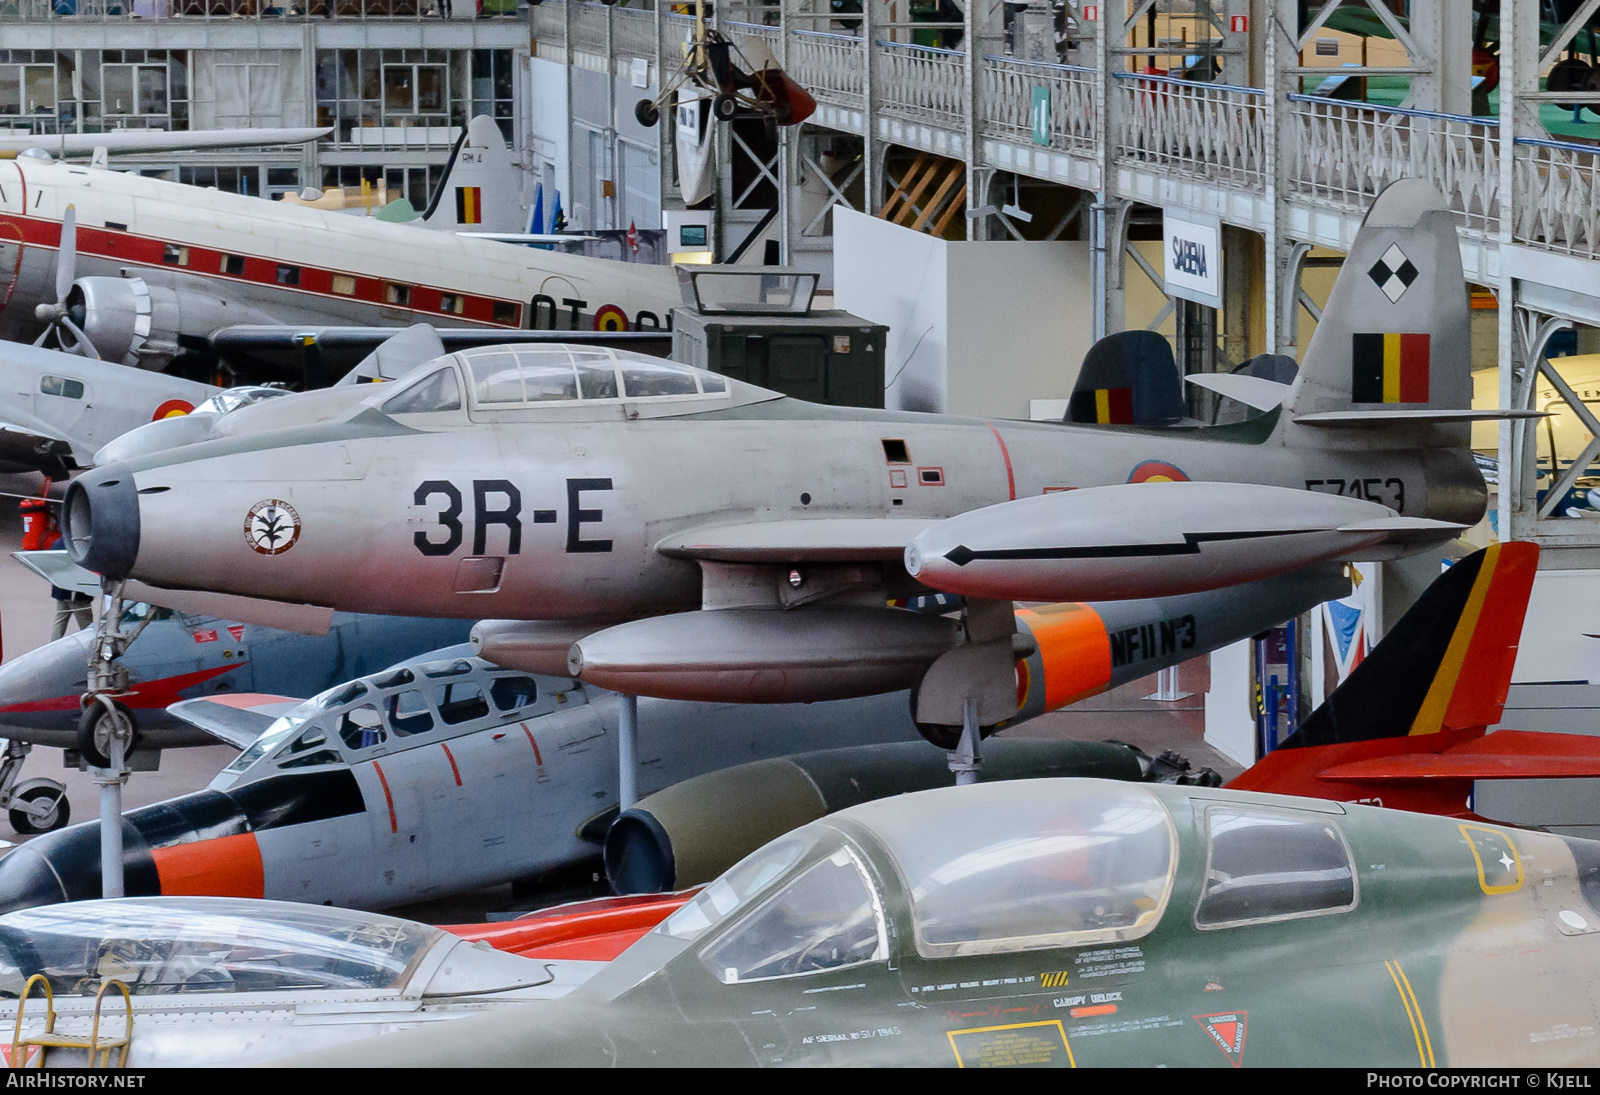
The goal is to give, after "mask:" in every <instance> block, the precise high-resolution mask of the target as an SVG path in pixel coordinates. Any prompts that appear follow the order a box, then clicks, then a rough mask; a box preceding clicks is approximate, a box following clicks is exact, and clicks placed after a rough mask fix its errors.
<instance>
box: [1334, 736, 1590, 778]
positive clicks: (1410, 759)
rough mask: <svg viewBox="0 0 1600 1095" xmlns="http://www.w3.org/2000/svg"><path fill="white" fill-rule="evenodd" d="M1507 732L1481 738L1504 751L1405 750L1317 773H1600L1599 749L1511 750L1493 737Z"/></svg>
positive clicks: (1403, 775)
mask: <svg viewBox="0 0 1600 1095" xmlns="http://www.w3.org/2000/svg"><path fill="white" fill-rule="evenodd" d="M1510 732H1511V731H1505V730H1502V731H1500V732H1499V733H1496V734H1492V735H1490V736H1489V737H1488V738H1487V739H1483V740H1487V741H1488V742H1490V743H1491V744H1495V745H1499V746H1500V747H1501V749H1503V750H1506V751H1503V752H1498V753H1484V754H1474V753H1462V752H1460V751H1459V750H1451V751H1449V752H1446V753H1407V754H1405V755H1403V756H1391V757H1374V758H1373V759H1371V760H1361V761H1356V762H1354V763H1352V764H1339V765H1335V766H1334V767H1332V768H1325V769H1323V770H1322V771H1321V772H1319V773H1317V775H1318V776H1319V778H1321V779H1326V780H1332V781H1334V782H1336V783H1344V782H1351V783H1355V782H1361V783H1364V782H1366V781H1368V780H1412V779H1552V778H1575V777H1585V776H1588V777H1594V776H1600V748H1597V749H1596V750H1595V751H1593V752H1592V753H1589V754H1588V755H1584V754H1581V753H1574V752H1571V751H1566V753H1565V755H1545V756H1538V755H1536V756H1524V755H1523V754H1521V753H1518V752H1512V751H1510V750H1512V749H1514V748H1516V746H1514V745H1513V744H1512V743H1500V742H1495V741H1494V739H1495V738H1497V737H1499V736H1500V734H1504V733H1510ZM1525 733H1526V732H1525ZM1539 736H1541V737H1548V738H1582V735H1578V734H1544V735H1539ZM1582 740H1586V741H1587V740H1593V739H1588V738H1583V739H1582ZM1597 745H1600V743H1597Z"/></svg>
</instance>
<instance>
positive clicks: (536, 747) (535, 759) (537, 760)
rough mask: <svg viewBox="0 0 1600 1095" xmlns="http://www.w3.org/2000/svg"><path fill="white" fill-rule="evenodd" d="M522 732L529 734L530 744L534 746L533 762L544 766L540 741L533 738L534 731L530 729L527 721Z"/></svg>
mask: <svg viewBox="0 0 1600 1095" xmlns="http://www.w3.org/2000/svg"><path fill="white" fill-rule="evenodd" d="M522 732H523V733H524V734H526V735H528V744H529V745H531V746H533V763H535V764H537V765H538V766H539V767H540V768H543V767H544V758H543V757H541V756H540V755H539V743H538V742H536V741H534V740H533V731H532V730H529V729H528V724H527V723H522Z"/></svg>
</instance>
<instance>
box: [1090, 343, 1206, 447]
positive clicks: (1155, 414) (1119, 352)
mask: <svg viewBox="0 0 1600 1095" xmlns="http://www.w3.org/2000/svg"><path fill="white" fill-rule="evenodd" d="M1186 413H1187V409H1186V408H1185V406H1184V402H1183V382H1182V379H1181V378H1180V377H1179V375H1178V365H1177V361H1176V360H1175V359H1174V358H1173V356H1172V346H1171V345H1170V344H1169V343H1168V342H1167V340H1166V339H1165V338H1164V337H1162V336H1161V335H1159V334H1157V333H1156V332H1154V331H1119V332H1117V333H1116V334H1114V335H1107V336H1106V337H1105V338H1102V339H1101V340H1100V341H1099V342H1096V343H1095V344H1094V345H1093V346H1091V347H1089V352H1088V353H1086V354H1084V355H1083V365H1082V367H1081V368H1079V369H1078V380H1077V383H1076V384H1075V385H1074V386H1073V389H1072V398H1071V399H1070V400H1068V401H1067V417H1066V420H1067V421H1068V422H1083V423H1099V424H1102V425H1122V426H1155V425H1161V424H1163V423H1168V422H1173V421H1175V420H1177V419H1181V418H1182V417H1183V416H1184V415H1185V414H1186Z"/></svg>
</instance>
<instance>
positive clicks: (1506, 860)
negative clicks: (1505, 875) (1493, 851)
mask: <svg viewBox="0 0 1600 1095" xmlns="http://www.w3.org/2000/svg"><path fill="white" fill-rule="evenodd" d="M1500 865H1501V866H1502V867H1504V868H1505V869H1506V870H1508V871H1509V870H1510V869H1511V868H1513V867H1515V866H1516V865H1517V861H1516V860H1514V859H1512V858H1511V856H1510V855H1509V854H1507V853H1505V852H1501V853H1500Z"/></svg>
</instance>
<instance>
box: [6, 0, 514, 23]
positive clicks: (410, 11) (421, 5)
mask: <svg viewBox="0 0 1600 1095" xmlns="http://www.w3.org/2000/svg"><path fill="white" fill-rule="evenodd" d="M521 14H522V13H521V12H520V11H519V10H518V0H483V2H482V3H481V4H480V3H479V2H478V0H0V22H5V23H55V22H64V23H86V22H93V23H122V22H127V23H150V22H152V21H167V20H171V21H173V22H196V21H204V20H210V19H217V20H221V19H227V20H236V19H260V20H273V21H284V20H313V19H329V20H346V21H348V20H352V19H354V20H366V19H380V20H388V19H401V20H404V19H412V20H422V19H463V20H473V19H514V18H520V17H521Z"/></svg>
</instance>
